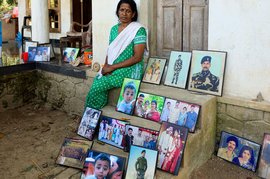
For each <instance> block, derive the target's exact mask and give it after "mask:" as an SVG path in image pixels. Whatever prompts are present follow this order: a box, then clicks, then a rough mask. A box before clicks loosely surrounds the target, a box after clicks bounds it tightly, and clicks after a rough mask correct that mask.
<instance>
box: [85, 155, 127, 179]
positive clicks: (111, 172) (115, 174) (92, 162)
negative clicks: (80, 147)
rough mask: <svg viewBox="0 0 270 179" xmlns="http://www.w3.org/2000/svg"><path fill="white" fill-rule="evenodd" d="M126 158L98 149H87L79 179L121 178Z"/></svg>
mask: <svg viewBox="0 0 270 179" xmlns="http://www.w3.org/2000/svg"><path fill="white" fill-rule="evenodd" d="M125 163H126V159H125V158H123V157H119V156H116V155H111V154H107V153H103V152H99V151H94V150H89V151H88V154H87V157H86V159H85V163H84V167H83V173H82V175H81V179H99V178H102V179H104V178H106V179H122V178H123V176H124V170H125Z"/></svg>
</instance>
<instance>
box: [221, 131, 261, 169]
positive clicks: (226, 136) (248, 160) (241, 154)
mask: <svg viewBox="0 0 270 179" xmlns="http://www.w3.org/2000/svg"><path fill="white" fill-rule="evenodd" d="M260 149H261V145H260V144H257V143H255V142H252V141H249V140H247V139H244V138H242V137H239V136H236V135H234V134H230V133H227V132H225V131H222V132H221V138H220V144H219V149H218V153H217V156H218V157H220V158H222V159H224V160H226V161H229V162H231V163H233V164H235V165H238V166H240V167H243V168H245V169H248V170H251V171H253V172H255V171H256V167H257V162H258V157H259V152H260Z"/></svg>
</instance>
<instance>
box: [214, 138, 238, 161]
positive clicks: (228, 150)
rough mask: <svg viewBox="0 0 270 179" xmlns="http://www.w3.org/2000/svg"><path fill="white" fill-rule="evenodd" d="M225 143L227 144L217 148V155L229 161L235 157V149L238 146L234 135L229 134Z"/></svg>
mask: <svg viewBox="0 0 270 179" xmlns="http://www.w3.org/2000/svg"><path fill="white" fill-rule="evenodd" d="M226 143H227V146H225V147H222V148H219V150H218V154H217V155H218V156H219V157H221V158H223V159H225V160H228V161H230V162H231V161H232V160H233V158H234V157H237V155H236V153H235V150H236V149H237V147H238V139H237V138H236V137H235V136H229V137H228V138H227V140H226Z"/></svg>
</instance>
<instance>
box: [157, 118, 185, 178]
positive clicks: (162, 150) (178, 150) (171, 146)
mask: <svg viewBox="0 0 270 179" xmlns="http://www.w3.org/2000/svg"><path fill="white" fill-rule="evenodd" d="M187 136H188V128H186V127H183V126H178V125H176V124H172V123H168V122H163V123H162V125H161V127H160V131H159V137H158V151H159V154H158V164H157V168H158V169H161V170H163V171H165V172H168V173H171V174H174V175H178V172H179V169H180V165H181V161H182V157H183V154H184V149H185V146H186V141H187Z"/></svg>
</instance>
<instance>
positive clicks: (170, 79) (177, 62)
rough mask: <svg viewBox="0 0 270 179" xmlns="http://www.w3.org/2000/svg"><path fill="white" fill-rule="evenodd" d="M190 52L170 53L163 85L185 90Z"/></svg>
mask: <svg viewBox="0 0 270 179" xmlns="http://www.w3.org/2000/svg"><path fill="white" fill-rule="evenodd" d="M190 61H191V52H179V51H171V55H170V61H169V65H168V69H167V74H166V78H165V81H164V85H168V86H173V87H178V88H186V83H187V77H188V71H189V67H190Z"/></svg>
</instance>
